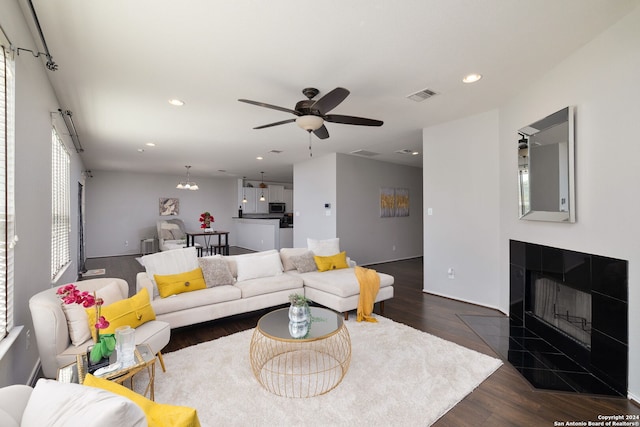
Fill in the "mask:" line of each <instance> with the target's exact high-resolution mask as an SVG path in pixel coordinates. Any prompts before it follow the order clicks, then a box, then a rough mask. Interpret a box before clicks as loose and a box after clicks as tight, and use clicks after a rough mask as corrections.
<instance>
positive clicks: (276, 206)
mask: <svg viewBox="0 0 640 427" xmlns="http://www.w3.org/2000/svg"><path fill="white" fill-rule="evenodd" d="M285 211H286V205H285V203H273V202H272V203H269V213H285Z"/></svg>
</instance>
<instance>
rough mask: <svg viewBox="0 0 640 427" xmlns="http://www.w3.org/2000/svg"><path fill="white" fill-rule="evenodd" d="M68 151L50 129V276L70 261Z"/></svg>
mask: <svg viewBox="0 0 640 427" xmlns="http://www.w3.org/2000/svg"><path fill="white" fill-rule="evenodd" d="M69 164H70V159H69V152H68V151H67V148H66V147H65V145H64V143H63V142H62V140H61V139H60V137H59V136H58V133H57V132H56V130H55V129H52V130H51V278H52V279H53V278H55V277H56V274H58V273H59V272H60V271H61V270H62V269H63V268H64V267H65V266H66V265H67V264H68V263H69V262H70V261H71V255H70V253H69V233H70V231H71V230H70V224H71V221H70V218H69V210H70V208H69V205H70V201H69Z"/></svg>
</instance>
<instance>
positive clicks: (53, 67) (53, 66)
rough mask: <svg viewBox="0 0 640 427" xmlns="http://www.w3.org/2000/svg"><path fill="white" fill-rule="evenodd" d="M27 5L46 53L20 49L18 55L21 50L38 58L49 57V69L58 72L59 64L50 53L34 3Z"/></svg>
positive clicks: (29, 1)
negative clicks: (41, 56)
mask: <svg viewBox="0 0 640 427" xmlns="http://www.w3.org/2000/svg"><path fill="white" fill-rule="evenodd" d="M27 3H29V9H31V15H33V21H34V22H35V24H36V29H37V30H38V34H39V35H40V41H42V47H43V48H44V53H43V52H38V51H36V52H34V51H33V50H31V49H24V48H20V47H19V48H18V49H17V52H18V55H19V54H20V51H21V50H24V51H27V52H31V54H32V55H33V56H35V57H36V58H37V57H39V56H40V55H44V56H46V57H47V63H46V64H45V65H46V67H47V69H49V70H51V71H56V70H57V69H58V64H56V63H55V61H54V60H53V56H51V53H50V52H49V47H48V46H47V41H46V40H45V38H44V33H43V32H42V27H41V26H40V20H39V19H38V15H36V9H35V7H33V2H32V1H31V0H28V1H27Z"/></svg>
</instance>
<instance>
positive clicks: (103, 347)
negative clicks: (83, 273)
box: [56, 283, 116, 363]
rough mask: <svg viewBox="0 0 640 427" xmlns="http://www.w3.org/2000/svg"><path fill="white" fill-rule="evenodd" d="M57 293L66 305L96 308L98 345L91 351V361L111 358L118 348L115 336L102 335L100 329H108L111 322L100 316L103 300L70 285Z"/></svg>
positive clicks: (62, 287)
mask: <svg viewBox="0 0 640 427" xmlns="http://www.w3.org/2000/svg"><path fill="white" fill-rule="evenodd" d="M56 293H57V294H58V295H59V296H60V299H62V302H63V303H64V304H81V305H82V306H83V307H84V308H91V307H95V308H96V319H97V320H96V323H95V325H94V327H95V328H96V337H97V341H96V344H95V345H94V346H93V348H92V349H91V354H90V355H89V359H91V361H92V362H93V363H97V362H99V361H100V360H101V359H102V358H105V357H109V356H110V355H111V353H113V350H114V349H115V348H116V339H115V337H114V336H113V334H102V335H100V329H107V328H108V327H109V322H108V321H107V319H105V318H104V316H102V315H101V314H100V311H101V309H102V305H103V304H104V301H103V300H102V298H96V294H95V292H94V293H93V294H91V293H89V292H87V291H82V292H80V291H79V290H78V288H77V287H76V285H74V284H72V283H70V284H68V285H64V286H61V287H59V288H58V290H57V291H56Z"/></svg>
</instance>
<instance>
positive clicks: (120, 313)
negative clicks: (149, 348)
mask: <svg viewBox="0 0 640 427" xmlns="http://www.w3.org/2000/svg"><path fill="white" fill-rule="evenodd" d="M100 314H101V315H102V316H104V318H105V319H107V321H108V322H109V327H108V328H107V329H100V333H101V334H115V333H116V328H117V327H119V326H125V325H129V326H131V327H132V328H137V327H138V326H140V325H142V324H143V323H147V322H148V321H150V320H154V319H155V318H156V313H155V312H154V311H153V307H151V301H150V300H149V292H147V288H142V290H141V291H140V292H138V293H137V294H135V295H134V296H132V297H131V298H127V299H123V300H120V301H116V302H114V303H113V304H109V305H106V306H103V307H102V309H101V313H100ZM87 316H88V317H89V329H90V330H91V335H92V336H93V340H94V341H95V340H96V329H95V326H94V325H95V323H96V310H95V307H91V308H88V309H87Z"/></svg>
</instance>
